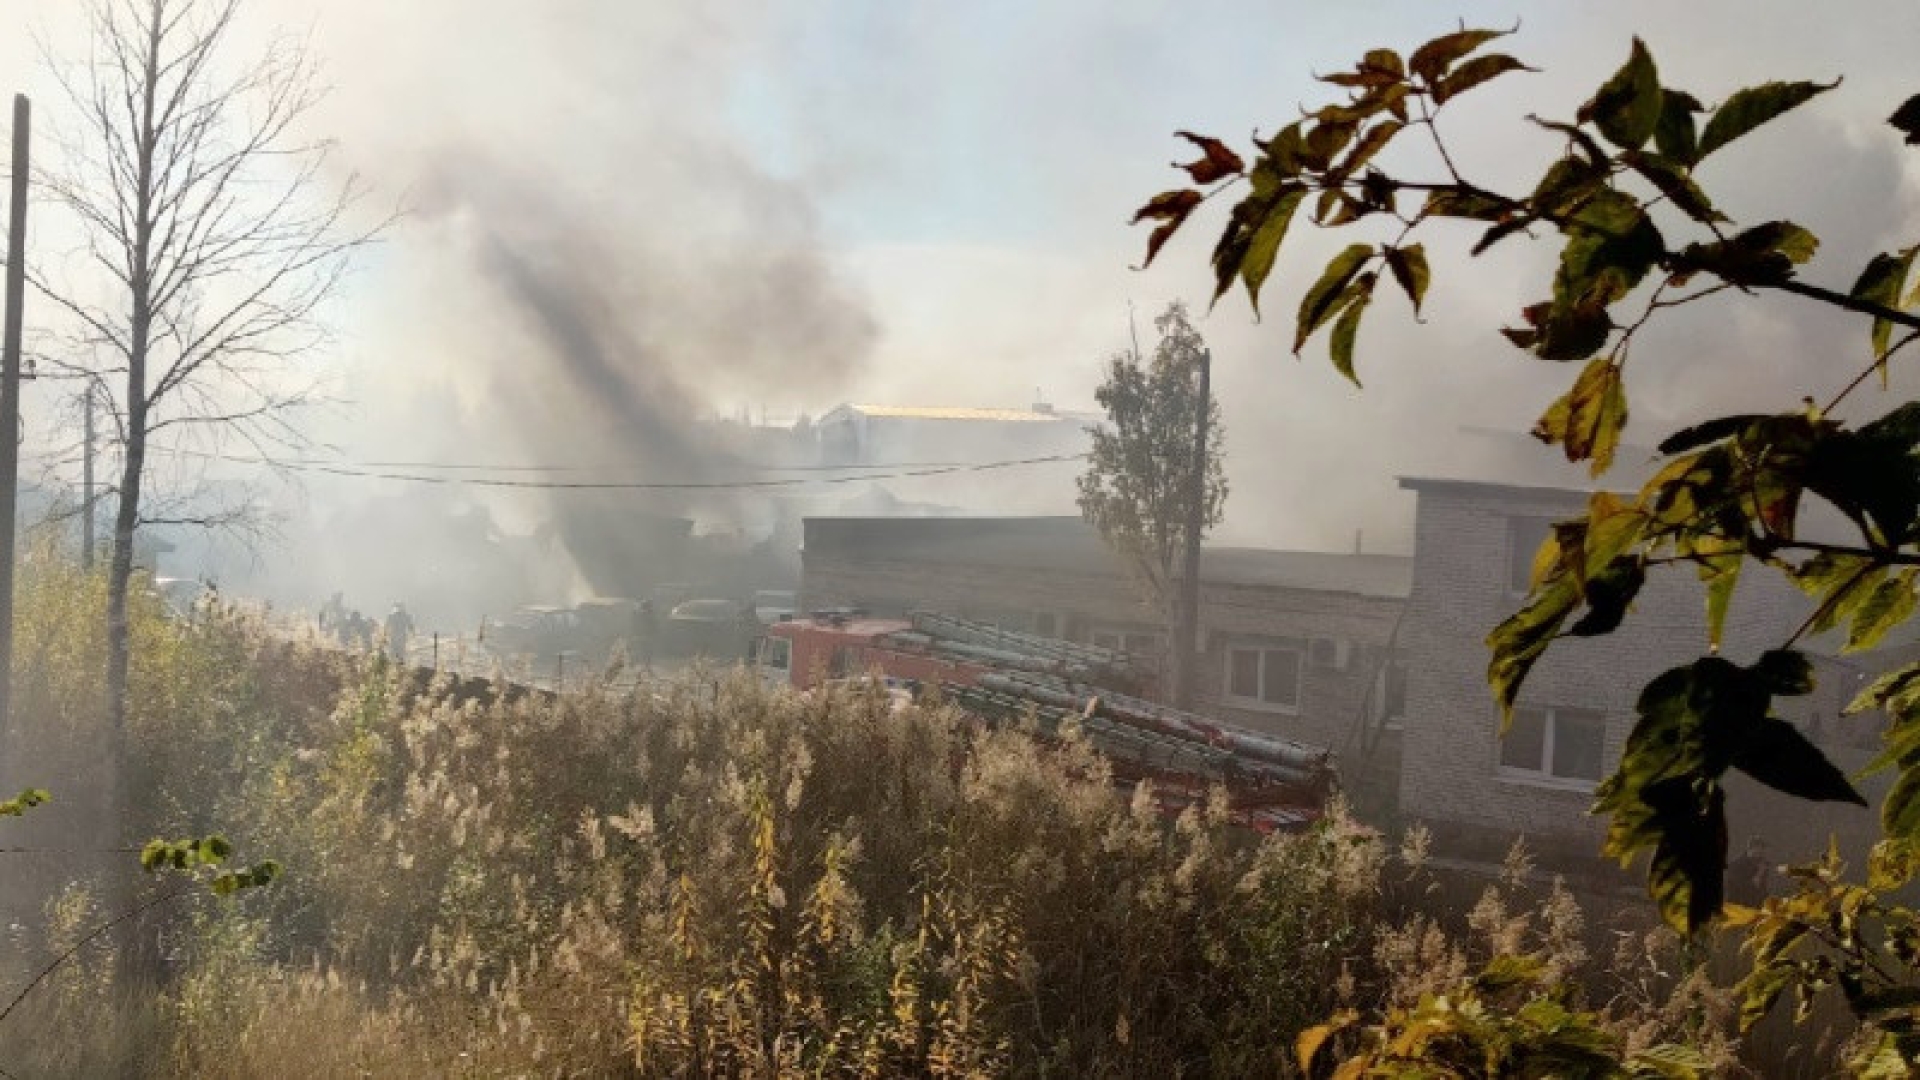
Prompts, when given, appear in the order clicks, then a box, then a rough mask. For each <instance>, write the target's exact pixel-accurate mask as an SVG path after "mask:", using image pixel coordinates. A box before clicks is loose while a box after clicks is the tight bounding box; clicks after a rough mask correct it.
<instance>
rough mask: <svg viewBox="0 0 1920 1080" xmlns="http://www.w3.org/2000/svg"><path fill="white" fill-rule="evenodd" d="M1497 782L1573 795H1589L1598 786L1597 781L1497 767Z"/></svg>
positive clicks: (1502, 766)
mask: <svg viewBox="0 0 1920 1080" xmlns="http://www.w3.org/2000/svg"><path fill="white" fill-rule="evenodd" d="M1497 778H1498V779H1499V781H1500V782H1501V783H1503V784H1512V785H1514V786H1516V787H1530V788H1539V789H1541V790H1543V791H1564V792H1567V793H1569V794H1573V795H1591V794H1593V792H1594V789H1595V788H1597V787H1599V786H1600V782H1599V781H1598V780H1580V779H1575V778H1573V777H1566V776H1551V775H1549V774H1547V773H1538V772H1527V771H1526V770H1524V769H1515V768H1510V767H1508V766H1506V765H1501V766H1499V774H1498V777H1497Z"/></svg>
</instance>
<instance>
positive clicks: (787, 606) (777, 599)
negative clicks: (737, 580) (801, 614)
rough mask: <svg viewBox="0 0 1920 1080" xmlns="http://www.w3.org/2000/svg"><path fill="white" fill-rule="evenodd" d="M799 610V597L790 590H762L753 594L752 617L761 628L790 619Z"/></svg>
mask: <svg viewBox="0 0 1920 1080" xmlns="http://www.w3.org/2000/svg"><path fill="white" fill-rule="evenodd" d="M799 608H800V596H799V594H798V593H795V592H794V591H793V590H791V589H762V590H760V591H759V592H757V593H754V594H753V615H754V618H756V619H759V620H760V625H761V626H772V625H773V624H774V623H777V622H781V621H784V620H786V619H791V618H793V616H794V615H795V614H796V613H797V612H798V611H799Z"/></svg>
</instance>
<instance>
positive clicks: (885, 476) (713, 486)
mask: <svg viewBox="0 0 1920 1080" xmlns="http://www.w3.org/2000/svg"><path fill="white" fill-rule="evenodd" d="M150 449H151V450H153V451H156V452H159V453H166V454H176V455H182V456H187V457H201V458H207V459H210V460H215V461H226V462H231V463H235V464H242V465H265V466H271V467H274V468H282V469H288V470H291V471H294V472H308V473H317V474H321V475H327V476H342V477H348V478H352V479H364V480H394V481H400V482H404V483H416V484H439V485H448V486H466V487H488V488H516V489H527V490H538V491H716V490H756V489H765V488H784V487H802V486H806V485H809V484H857V483H867V482H871V481H876V480H905V479H917V478H921V477H929V476H948V475H953V474H957V473H979V472H995V471H999V470H1004V469H1015V468H1022V467H1025V466H1031V465H1046V464H1055V463H1061V462H1069V461H1083V460H1085V459H1086V457H1087V455H1086V454H1052V455H1047V456H1043V457H1030V458H1013V459H1008V460H1004V461H982V462H953V463H935V464H929V465H925V466H904V467H903V466H894V465H885V466H883V465H874V466H825V467H821V468H823V469H830V468H863V469H879V468H892V469H893V470H894V471H891V472H860V473H855V474H851V475H841V476H805V477H786V478H779V479H759V480H727V481H705V480H698V481H693V480H689V481H614V480H514V479H502V478H500V477H475V476H435V475H431V474H426V473H415V472H394V471H389V470H388V469H387V468H385V467H373V466H371V465H369V466H368V467H360V466H352V465H348V464H344V463H341V464H335V463H325V462H322V461H319V460H316V459H294V460H290V461H276V460H273V459H270V458H264V457H246V456H240V455H232V454H216V453H211V452H207V451H200V450H186V449H181V448H178V447H152V448H150ZM416 467H420V466H416ZM429 467H442V468H453V467H456V466H429ZM457 467H459V468H474V469H479V468H485V466H457ZM514 468H520V469H530V468H537V466H519V467H514ZM501 471H505V470H504V469H502V470H501Z"/></svg>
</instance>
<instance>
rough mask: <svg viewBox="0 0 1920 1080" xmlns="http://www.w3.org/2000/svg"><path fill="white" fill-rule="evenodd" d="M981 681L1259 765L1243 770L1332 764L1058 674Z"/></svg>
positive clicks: (1310, 778) (1307, 773) (1298, 747)
mask: <svg viewBox="0 0 1920 1080" xmlns="http://www.w3.org/2000/svg"><path fill="white" fill-rule="evenodd" d="M980 685H981V686H983V687H986V688H988V689H992V690H997V691H1000V692H1002V693H1006V694H1011V695H1014V696H1018V697H1025V698H1028V699H1031V700H1033V701H1037V702H1040V703H1043V704H1046V705H1050V706H1054V707H1056V708H1062V709H1069V710H1072V711H1074V712H1086V711H1088V710H1089V708H1091V711H1092V712H1093V713H1094V714H1095V715H1097V716H1100V717H1103V718H1106V719H1110V720H1112V721H1114V722H1116V723H1119V724H1123V725H1126V726H1128V727H1132V728H1136V729H1141V730H1149V731H1155V732H1159V733H1164V734H1166V735H1168V736H1170V737H1173V738H1179V739H1186V740H1192V741H1195V742H1199V743H1202V744H1206V745H1212V746H1217V747H1220V748H1222V749H1225V750H1228V751H1231V752H1232V753H1233V754H1234V756H1236V757H1239V758H1242V759H1246V764H1247V765H1248V766H1254V765H1255V764H1256V763H1257V765H1258V766H1260V767H1259V768H1249V770H1248V771H1252V772H1265V773H1267V774H1269V775H1270V776H1271V777H1272V778H1273V779H1274V780H1277V781H1279V782H1282V783H1287V784H1311V783H1314V782H1316V781H1318V780H1320V779H1321V778H1323V777H1324V776H1326V775H1327V774H1328V773H1329V772H1331V770H1332V757H1333V755H1332V753H1331V752H1330V751H1327V750H1324V749H1321V748H1318V747H1313V746H1307V745H1305V744H1304V743H1297V742H1293V741H1292V740H1290V739H1281V738H1277V737H1275V736H1272V735H1265V734H1261V733H1260V732H1255V731H1248V730H1246V729H1244V728H1237V727H1234V726H1232V725H1229V724H1221V723H1218V722H1216V721H1213V720H1209V719H1207V718H1206V717H1204V716H1200V715H1198V714H1197V713H1190V712H1184V711H1182V710H1180V709H1174V708H1169V707H1168V706H1165V705H1159V704H1156V703H1154V702H1151V701H1145V700H1142V699H1140V698H1132V697H1127V696H1125V695H1122V694H1109V693H1107V692H1106V691H1104V690H1101V689H1099V688H1097V687H1091V686H1080V685H1075V684H1073V683H1069V682H1067V681H1065V680H1062V679H1059V678H1057V677H1052V676H1048V675H1042V674H1036V673H1033V672H1026V671H1007V672H993V673H990V674H987V675H984V676H982V677H981V679H980Z"/></svg>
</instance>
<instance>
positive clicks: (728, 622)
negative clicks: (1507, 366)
mask: <svg viewBox="0 0 1920 1080" xmlns="http://www.w3.org/2000/svg"><path fill="white" fill-rule="evenodd" d="M757 632H758V624H757V622H756V621H755V620H754V617H753V609H752V608H750V607H747V606H746V605H745V604H742V603H740V602H739V601H737V600H715V599H703V600H688V601H686V602H685V603H683V604H680V605H679V606H677V607H675V608H674V609H673V612H672V614H670V615H668V616H667V625H666V635H665V640H664V642H663V644H664V646H665V647H666V651H667V653H668V654H669V655H673V656H707V657H711V658H713V659H715V660H722V661H727V662H732V661H734V660H742V659H745V658H746V657H747V653H748V650H749V649H750V648H751V646H752V644H753V639H754V637H755V636H756V635H757Z"/></svg>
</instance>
